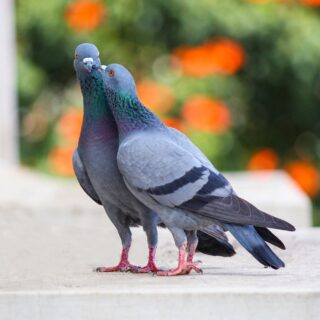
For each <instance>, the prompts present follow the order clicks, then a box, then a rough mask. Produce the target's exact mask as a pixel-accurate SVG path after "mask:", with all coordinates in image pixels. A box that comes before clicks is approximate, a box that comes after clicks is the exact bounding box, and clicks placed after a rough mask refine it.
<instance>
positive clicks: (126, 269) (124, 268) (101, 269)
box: [96, 262, 139, 272]
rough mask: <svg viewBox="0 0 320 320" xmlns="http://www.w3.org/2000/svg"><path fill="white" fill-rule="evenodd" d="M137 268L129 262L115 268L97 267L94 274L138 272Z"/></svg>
mask: <svg viewBox="0 0 320 320" xmlns="http://www.w3.org/2000/svg"><path fill="white" fill-rule="evenodd" d="M138 270H139V267H137V266H134V265H132V264H130V263H129V262H121V263H119V264H118V265H117V266H115V267H98V268H97V269H96V272H129V271H130V272H138Z"/></svg>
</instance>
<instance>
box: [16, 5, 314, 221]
mask: <svg viewBox="0 0 320 320" xmlns="http://www.w3.org/2000/svg"><path fill="white" fill-rule="evenodd" d="M15 4H16V5H15V11H16V18H15V19H16V33H17V52H18V55H17V69H18V70H17V71H18V78H17V91H18V108H19V112H18V117H19V128H20V129H19V139H20V150H19V153H20V159H21V162H22V163H23V164H24V165H27V166H30V167H32V168H34V169H36V170H40V171H43V172H46V173H48V174H51V175H56V176H62V177H72V176H73V170H72V164H71V157H72V153H73V150H74V148H75V147H76V144H77V140H78V135H79V132H80V127H81V121H82V97H81V92H80V89H79V85H78V83H77V82H76V78H75V73H74V70H73V55H74V48H75V46H76V45H77V44H79V43H81V42H92V43H94V44H96V45H97V47H98V48H99V50H100V58H101V61H102V62H103V63H104V64H109V63H114V62H117V63H121V64H123V65H125V66H126V67H127V68H128V69H129V70H130V71H131V72H132V73H133V75H134V77H135V78H136V81H137V88H138V94H139V96H140V98H141V100H142V101H143V102H144V103H145V104H146V105H147V106H148V107H150V108H151V109H152V110H153V111H154V112H156V113H157V114H158V115H159V116H160V117H161V118H162V119H163V121H164V122H165V123H167V124H168V125H169V126H172V127H176V128H177V129H179V130H181V131H182V132H184V133H185V134H187V135H188V136H189V137H190V138H191V139H192V141H193V142H194V143H196V144H197V145H198V146H199V147H200V148H201V149H202V150H203V151H204V152H205V153H206V154H207V156H208V157H209V158H210V160H212V161H213V162H214V163H215V165H216V166H217V167H218V168H219V169H220V170H225V171H232V170H265V169H268V170H277V169H283V170H285V171H287V172H288V173H289V174H290V175H291V176H292V177H293V179H294V180H295V181H296V182H297V183H298V184H299V185H300V187H301V188H302V189H303V190H304V191H305V192H306V193H307V194H308V195H309V196H310V197H311V198H312V199H313V204H314V223H315V224H320V193H319V186H320V184H319V167H320V162H319V159H320V40H319V33H318V31H319V30H320V0H300V1H299V0H291V1H290V0H274V1H268V0H224V1H221V0H185V1H180V0H170V1H164V0H153V1H148V0H68V1H67V0H46V1H41V0H28V1H22V0H17V1H15ZM284 192H285V190H284Z"/></svg>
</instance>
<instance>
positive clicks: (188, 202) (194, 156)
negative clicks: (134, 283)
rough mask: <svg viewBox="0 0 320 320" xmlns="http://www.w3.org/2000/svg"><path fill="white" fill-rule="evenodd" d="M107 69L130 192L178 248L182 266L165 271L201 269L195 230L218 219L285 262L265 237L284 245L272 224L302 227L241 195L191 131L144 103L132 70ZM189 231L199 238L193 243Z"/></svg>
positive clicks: (244, 241)
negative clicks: (177, 127) (196, 255)
mask: <svg viewBox="0 0 320 320" xmlns="http://www.w3.org/2000/svg"><path fill="white" fill-rule="evenodd" d="M105 71H106V72H105V85H106V94H107V97H108V102H109V105H110V107H111V110H112V112H113V114H114V117H115V120H116V123H117V127H118V131H119V141H120V144H119V150H118V155H117V162H118V167H119V170H120V172H121V174H122V175H123V177H124V180H125V182H126V185H127V186H128V188H129V189H130V191H131V192H132V193H133V194H134V195H135V196H136V197H137V198H138V199H139V200H140V201H141V202H143V203H144V204H145V205H146V206H148V207H149V208H150V209H152V210H154V211H156V212H157V213H158V215H159V217H160V219H161V221H163V222H164V224H165V225H166V227H167V228H168V229H169V230H170V231H171V233H172V235H173V238H174V240H175V244H176V246H177V247H178V248H179V258H178V266H177V268H175V269H171V270H167V271H160V272H158V274H159V275H178V274H185V273H188V272H190V271H191V270H192V269H193V270H195V271H197V272H199V271H200V269H199V268H198V266H197V263H196V262H194V261H193V255H194V253H195V249H196V245H197V239H196V231H197V230H202V231H205V233H206V229H207V228H210V226H212V225H215V226H220V228H221V229H223V230H228V231H230V232H231V233H232V234H233V236H234V237H235V238H236V239H237V240H238V241H239V242H240V244H241V245H242V246H243V247H244V248H245V249H246V250H247V251H248V252H250V253H251V254H252V255H253V256H254V257H255V258H256V259H257V260H258V261H259V262H260V263H262V264H263V265H264V266H266V267H272V268H274V269H278V268H280V267H284V263H283V262H282V261H281V260H280V259H279V258H278V257H277V256H276V254H275V253H274V252H273V251H272V250H271V249H270V247H269V246H268V245H267V244H266V243H265V241H264V240H263V238H265V239H266V240H268V241H269V242H271V243H274V244H277V245H278V246H280V247H283V244H282V243H281V241H280V240H279V239H277V238H276V237H275V236H274V235H273V234H272V233H271V232H270V231H269V230H268V229H266V228H275V229H282V230H289V231H293V230H295V228H294V227H293V226H292V225H291V224H289V223H288V222H286V221H284V220H281V219H278V218H276V217H273V216H271V215H269V214H267V213H265V212H262V211H260V210H259V209H257V208H256V207H254V206H253V205H252V204H250V203H249V202H248V201H246V200H244V199H242V198H240V197H238V196H237V195H236V193H235V192H234V190H233V188H232V186H231V185H230V183H229V182H228V181H227V179H226V178H225V177H224V176H223V175H222V174H221V173H219V171H218V170H217V169H216V168H215V167H214V166H213V165H212V164H211V162H210V161H209V160H208V159H207V158H206V157H205V155H204V154H203V153H202V152H201V151H200V150H199V149H198V148H197V147H196V146H195V145H193V143H192V142H191V141H190V140H189V139H188V138H187V137H186V136H185V135H183V134H182V133H179V132H178V131H173V130H171V129H169V128H168V127H167V126H165V125H164V124H163V123H162V122H161V121H160V119H159V118H157V117H156V116H155V115H154V114H153V113H152V112H151V111H150V110H148V109H147V108H146V107H145V106H144V105H143V104H142V103H141V102H140V101H139V99H138V97H137V93H136V87H135V82H134V79H133V77H132V75H131V74H130V73H129V71H128V70H127V69H125V68H124V67H123V66H121V65H118V64H111V65H109V66H108V67H107V68H106V70H105ZM255 227H257V228H258V229H256V228H255ZM188 235H189V237H190V235H191V237H192V239H191V240H190V239H189V241H188V242H187V238H188ZM186 251H187V252H188V255H187V257H186Z"/></svg>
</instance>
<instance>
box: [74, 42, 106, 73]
mask: <svg viewBox="0 0 320 320" xmlns="http://www.w3.org/2000/svg"><path fill="white" fill-rule="evenodd" d="M73 65H74V69H75V70H76V73H77V76H78V77H79V78H83V77H86V76H87V75H88V74H90V73H91V71H92V69H97V68H98V67H100V66H101V63H100V59H99V50H98V49H97V47H96V46H95V45H93V44H91V43H82V44H80V45H78V46H77V47H76V50H75V53H74V62H73Z"/></svg>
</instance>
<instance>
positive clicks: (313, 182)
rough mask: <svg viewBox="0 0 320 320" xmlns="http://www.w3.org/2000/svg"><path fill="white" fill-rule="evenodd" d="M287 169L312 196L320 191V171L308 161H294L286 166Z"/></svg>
mask: <svg viewBox="0 0 320 320" xmlns="http://www.w3.org/2000/svg"><path fill="white" fill-rule="evenodd" d="M285 169H286V171H287V172H288V173H289V174H290V176H291V177H292V178H293V179H294V180H295V181H296V182H297V184H298V185H299V186H300V187H301V189H302V190H304V191H305V193H307V194H308V195H309V196H310V197H314V196H316V195H317V193H318V191H319V178H320V177H319V172H318V170H317V168H316V167H315V166H314V165H313V164H312V163H310V162H308V161H292V162H290V163H288V164H287V165H286V166H285Z"/></svg>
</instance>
